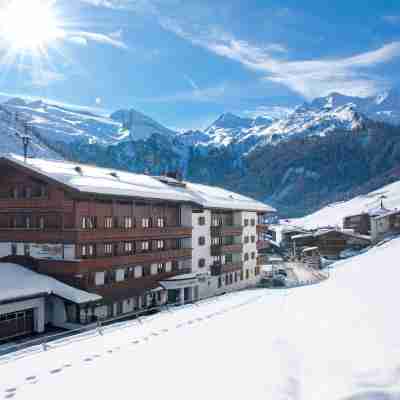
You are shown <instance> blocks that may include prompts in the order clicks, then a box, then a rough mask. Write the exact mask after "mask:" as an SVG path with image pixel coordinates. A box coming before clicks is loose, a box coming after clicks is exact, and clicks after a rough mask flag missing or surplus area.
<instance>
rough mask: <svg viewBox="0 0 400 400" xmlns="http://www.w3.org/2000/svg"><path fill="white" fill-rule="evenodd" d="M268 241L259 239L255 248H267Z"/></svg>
mask: <svg viewBox="0 0 400 400" xmlns="http://www.w3.org/2000/svg"><path fill="white" fill-rule="evenodd" d="M270 246H271V245H270V243H269V242H268V241H266V240H259V241H258V242H257V250H263V249H269V247H270Z"/></svg>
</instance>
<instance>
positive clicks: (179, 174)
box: [167, 169, 183, 182]
mask: <svg viewBox="0 0 400 400" xmlns="http://www.w3.org/2000/svg"><path fill="white" fill-rule="evenodd" d="M167 176H168V177H169V178H173V179H176V180H177V181H179V182H182V181H183V174H182V172H181V171H180V170H178V169H177V170H175V171H170V172H167Z"/></svg>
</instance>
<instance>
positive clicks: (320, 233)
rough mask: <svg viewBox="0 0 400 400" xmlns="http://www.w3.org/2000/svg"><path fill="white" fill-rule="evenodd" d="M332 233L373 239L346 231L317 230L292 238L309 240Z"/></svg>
mask: <svg viewBox="0 0 400 400" xmlns="http://www.w3.org/2000/svg"><path fill="white" fill-rule="evenodd" d="M332 232H337V233H340V234H342V235H345V236H351V237H354V238H357V239H362V240H371V238H370V237H369V236H367V235H360V234H358V233H354V232H349V231H344V230H341V229H317V230H315V231H312V232H307V233H302V234H300V235H294V236H292V239H301V238H307V237H319V236H323V235H326V234H328V233H332Z"/></svg>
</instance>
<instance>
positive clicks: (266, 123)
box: [181, 89, 400, 152]
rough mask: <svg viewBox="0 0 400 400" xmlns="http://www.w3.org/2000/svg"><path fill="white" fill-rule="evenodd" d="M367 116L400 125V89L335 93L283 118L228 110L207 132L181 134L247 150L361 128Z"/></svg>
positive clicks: (199, 143) (201, 141)
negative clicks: (366, 93) (363, 93)
mask: <svg viewBox="0 0 400 400" xmlns="http://www.w3.org/2000/svg"><path fill="white" fill-rule="evenodd" d="M366 119H371V120H375V121H381V122H386V123H390V124H394V125H398V124H400V92H399V91H398V90H396V89H393V90H390V91H388V92H384V93H381V94H379V95H377V96H373V97H366V98H362V97H351V96H345V95H342V94H340V93H332V94H330V95H328V96H326V97H320V98H316V99H315V100H313V101H312V102H310V103H304V104H303V105H301V106H298V107H296V108H295V109H294V110H293V111H292V112H289V113H287V114H286V115H283V116H281V117H279V118H277V117H272V116H271V117H268V116H263V117H257V118H243V117H240V116H237V115H234V114H231V113H226V114H222V115H221V116H220V117H219V118H218V119H217V120H216V121H215V122H214V123H212V124H211V125H210V126H209V127H208V128H207V129H205V130H204V131H189V132H186V133H184V134H182V135H181V136H182V138H183V139H184V140H185V141H186V142H187V143H190V144H193V145H195V146H211V147H220V146H229V145H241V147H242V148H244V149H245V152H247V151H248V150H249V149H250V148H251V147H252V146H253V145H254V144H256V145H262V144H277V143H280V142H281V141H286V140H290V139H292V138H299V137H307V136H325V135H327V134H329V133H331V132H334V131H337V130H341V131H357V130H359V129H361V128H362V127H363V125H364V123H365V120H366Z"/></svg>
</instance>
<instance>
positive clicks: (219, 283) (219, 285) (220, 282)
mask: <svg viewBox="0 0 400 400" xmlns="http://www.w3.org/2000/svg"><path fill="white" fill-rule="evenodd" d="M221 286H222V278H221V277H220V276H219V277H218V287H219V288H220V287H221Z"/></svg>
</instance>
